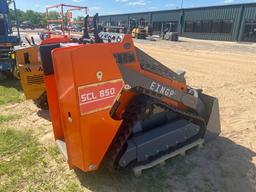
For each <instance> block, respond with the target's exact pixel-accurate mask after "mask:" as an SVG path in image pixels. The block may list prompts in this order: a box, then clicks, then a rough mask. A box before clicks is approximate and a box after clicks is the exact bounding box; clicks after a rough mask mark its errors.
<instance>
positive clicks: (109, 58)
mask: <svg viewBox="0 0 256 192" xmlns="http://www.w3.org/2000/svg"><path fill="white" fill-rule="evenodd" d="M111 47H113V48H114V49H116V50H115V51H118V50H120V49H122V44H120V46H116V45H115V46H113V45H112V44H111V43H107V44H91V45H84V46H78V47H66V48H59V49H55V50H53V52H52V58H53V65H54V75H55V81H56V86H57V93H58V100H59V107H60V110H59V111H60V116H61V121H62V123H61V124H62V125H63V131H64V141H65V143H66V147H67V154H68V163H69V165H70V166H71V167H78V168H80V169H81V170H83V171H93V170H97V169H98V168H99V166H100V163H101V161H102V159H103V158H104V155H105V153H106V152H107V150H108V148H109V146H110V144H111V142H112V140H113V139H114V137H115V134H116V132H117V130H118V129H119V127H120V125H121V123H122V121H121V120H114V119H113V118H111V116H110V110H111V108H112V105H113V103H114V102H115V100H116V98H118V96H119V93H120V91H121V90H122V88H123V87H124V83H123V81H122V76H121V73H120V71H119V68H118V66H117V64H116V61H115V59H114V57H113V55H112V54H110V53H112V52H113V49H111ZM123 49H124V48H123ZM85 53H86V57H85ZM98 53H100V55H104V60H103V59H102V57H99V55H98ZM49 99H51V98H49ZM50 107H51V106H50ZM53 120H54V119H53ZM53 123H54V122H53ZM55 132H56V131H55Z"/></svg>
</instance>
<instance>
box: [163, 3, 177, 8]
mask: <svg viewBox="0 0 256 192" xmlns="http://www.w3.org/2000/svg"><path fill="white" fill-rule="evenodd" d="M165 7H176V4H173V3H169V4H166V5H165Z"/></svg>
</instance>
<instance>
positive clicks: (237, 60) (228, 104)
mask: <svg viewBox="0 0 256 192" xmlns="http://www.w3.org/2000/svg"><path fill="white" fill-rule="evenodd" d="M136 45H137V46H138V47H139V48H141V49H143V50H144V51H145V52H147V53H149V54H150V55H151V56H153V57H154V58H156V59H157V60H159V61H160V62H162V63H163V64H165V65H166V66H168V67H170V68H171V69H174V70H176V69H184V70H185V71H186V72H187V73H186V78H187V82H188V84H189V85H190V86H192V87H194V88H199V89H203V90H204V92H205V93H207V94H209V95H212V96H216V97H218V98H219V102H220V113H221V124H222V133H221V136H220V137H219V138H218V139H217V140H215V141H213V142H212V143H210V144H208V145H206V146H205V147H204V148H203V149H201V150H194V151H192V152H190V153H189V154H188V155H187V156H185V157H183V158H176V159H175V160H171V161H169V162H168V164H167V165H166V166H165V167H163V168H155V169H153V170H148V171H146V172H145V175H144V176H142V177H141V178H135V177H134V176H133V175H132V174H131V173H130V172H129V173H125V174H121V173H116V175H115V174H114V175H109V174H108V173H93V174H83V173H81V172H79V171H76V172H74V171H69V170H68V167H67V166H66V163H65V162H63V161H62V162H61V163H60V162H58V163H56V162H55V163H54V162H53V161H54V160H53V159H48V160H49V163H50V164H51V166H50V167H51V168H50V169H52V170H51V171H50V172H52V173H53V176H54V177H53V178H52V179H53V180H54V182H57V183H59V182H60V181H61V179H62V178H63V177H69V178H72V179H73V180H75V181H76V182H77V183H79V185H80V184H81V186H80V190H81V191H99V192H101V191H175V192H190V191H191V192H196V191H223V192H224V191H225V192H241V191H245V192H256V115H255V114H256V54H255V53H256V45H255V44H237V43H227V42H210V41H195V40H189V39H182V40H181V42H167V41H157V42H151V41H136ZM17 113H19V114H21V115H22V118H20V119H18V120H15V121H12V122H8V126H9V127H10V126H13V127H16V128H18V129H27V128H28V127H30V128H31V130H32V131H33V132H34V135H36V137H38V138H39V141H40V142H41V143H42V144H43V145H45V146H48V145H51V146H52V145H55V144H54V140H53V134H52V129H51V123H50V121H49V114H48V113H47V112H46V111H40V110H39V109H38V108H37V107H36V106H35V105H34V104H33V102H32V101H24V102H22V103H19V104H12V105H7V106H4V107H3V108H1V109H0V114H17ZM60 158H61V157H60ZM56 166H61V167H58V169H56V168H55V167H56ZM57 170H58V171H60V170H62V171H61V172H58V174H57V172H56V171H57Z"/></svg>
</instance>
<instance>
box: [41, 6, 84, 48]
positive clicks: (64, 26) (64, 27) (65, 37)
mask: <svg viewBox="0 0 256 192" xmlns="http://www.w3.org/2000/svg"><path fill="white" fill-rule="evenodd" d="M53 9H58V10H59V11H58V13H59V14H60V18H57V19H52V18H50V12H51V10H53ZM74 11H82V12H84V15H83V16H86V15H87V11H88V8H87V7H81V6H74V5H65V4H59V5H53V6H50V7H47V8H46V20H47V29H48V32H47V36H46V37H45V35H44V36H43V37H42V38H41V39H42V40H43V42H42V44H49V43H56V41H57V42H63V43H68V42H71V31H72V25H75V24H83V21H75V20H72V17H73V12H74ZM53 24H55V27H53V26H52V25H53ZM56 38H57V39H56Z"/></svg>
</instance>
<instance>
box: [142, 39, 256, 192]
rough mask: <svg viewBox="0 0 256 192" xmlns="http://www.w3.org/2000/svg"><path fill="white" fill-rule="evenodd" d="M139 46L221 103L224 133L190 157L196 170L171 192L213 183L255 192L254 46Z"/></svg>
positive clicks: (202, 43)
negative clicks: (183, 72)
mask: <svg viewBox="0 0 256 192" xmlns="http://www.w3.org/2000/svg"><path fill="white" fill-rule="evenodd" d="M137 46H138V47H139V48H141V49H143V50H144V51H146V52H147V53H149V54H150V55H152V56H153V57H155V58H156V59H158V60H159V61H161V62H162V63H163V64H165V65H167V66H168V67H170V68H171V69H176V70H177V69H183V70H185V71H186V72H187V73H186V77H187V81H188V84H189V85H190V86H192V87H195V88H200V89H203V90H204V92H205V93H207V94H209V95H213V96H216V97H218V98H219V102H220V113H221V124H222V134H221V137H220V138H219V139H217V140H216V141H214V142H212V143H211V144H209V145H207V146H205V149H204V150H203V152H202V153H201V152H200V153H195V154H191V156H190V157H188V158H191V159H193V160H195V161H196V162H197V165H198V167H196V168H195V169H194V170H192V171H191V173H190V174H189V175H188V176H187V177H186V178H185V180H183V181H178V182H177V178H176V176H175V175H173V176H171V177H170V184H171V186H173V189H176V190H178V191H187V190H191V189H193V186H195V184H196V183H197V184H199V185H200V183H205V182H208V181H209V182H210V183H211V185H212V187H213V188H212V189H214V191H219V190H223V191H256V46H255V44H238V43H228V42H211V41H197V40H188V39H182V41H181V42H177V43H175V42H164V41H161V42H159V41H158V42H149V41H147V42H142V41H141V42H139V43H137Z"/></svg>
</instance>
